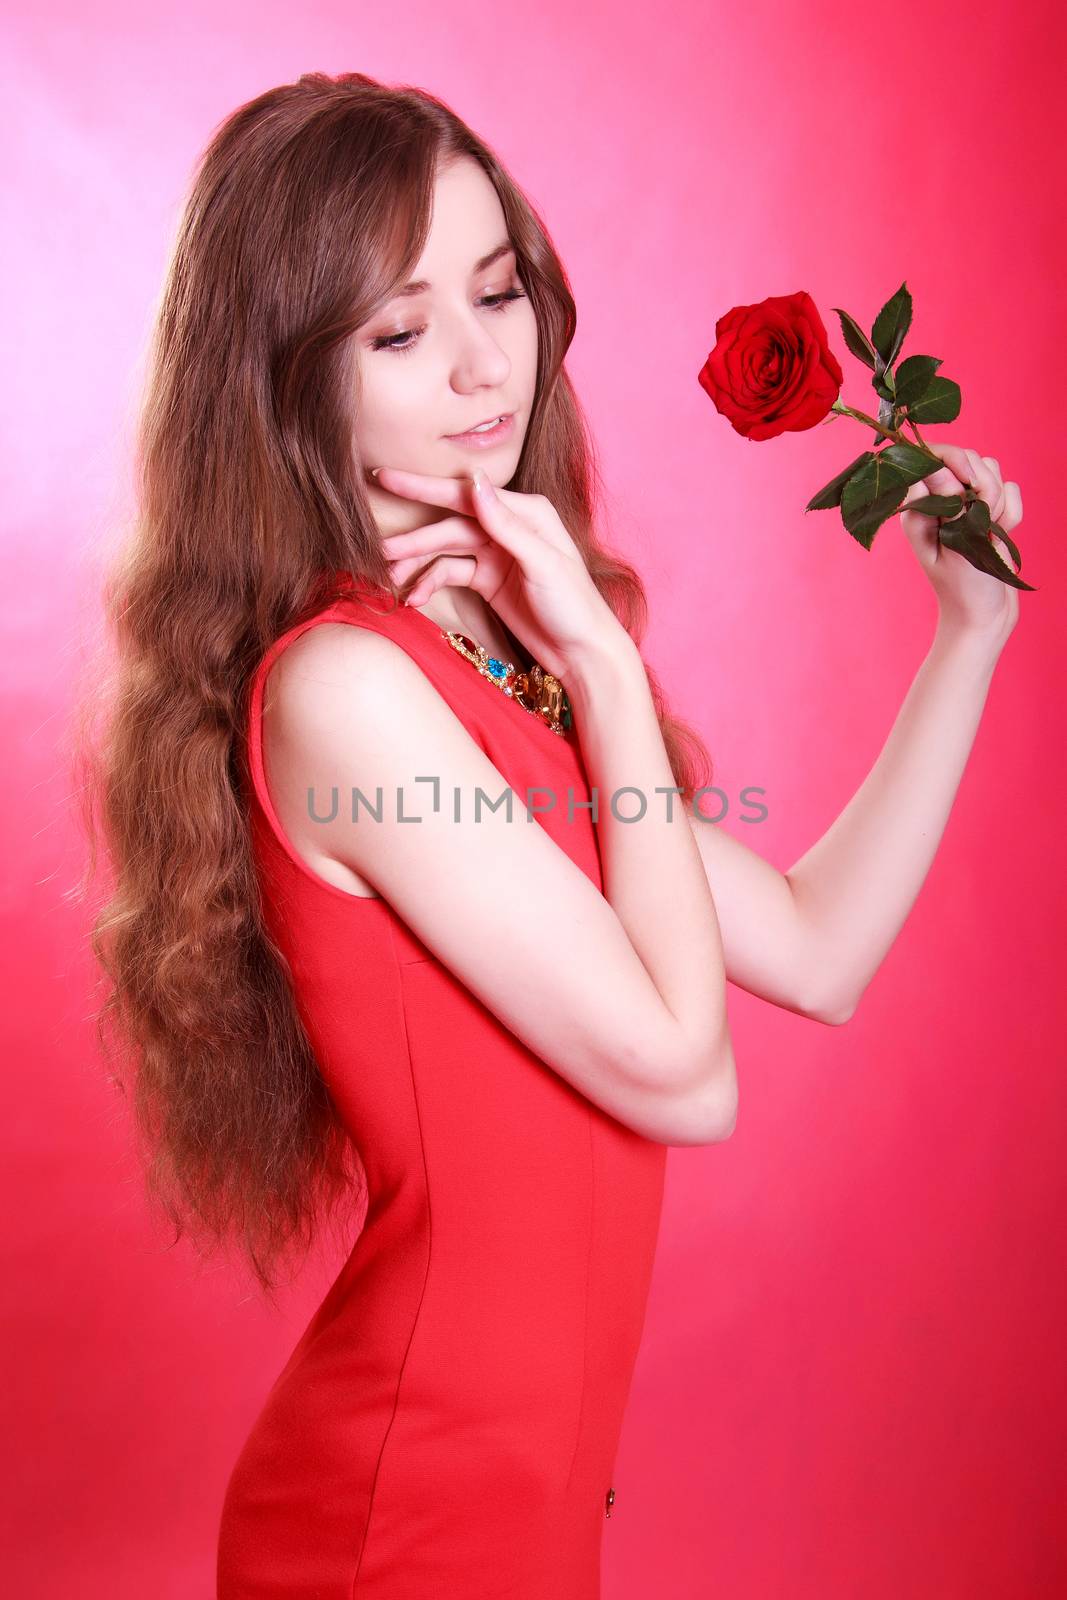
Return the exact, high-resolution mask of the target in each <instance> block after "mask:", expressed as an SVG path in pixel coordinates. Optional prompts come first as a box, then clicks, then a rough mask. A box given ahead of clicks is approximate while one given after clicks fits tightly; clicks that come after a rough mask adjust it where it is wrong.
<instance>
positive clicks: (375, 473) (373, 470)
mask: <svg viewBox="0 0 1067 1600" xmlns="http://www.w3.org/2000/svg"><path fill="white" fill-rule="evenodd" d="M381 470H382V469H381V467H371V469H370V475H371V477H372V478H376V477H377V476H378V474H379V472H381Z"/></svg>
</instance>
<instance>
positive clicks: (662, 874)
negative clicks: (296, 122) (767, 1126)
mask: <svg viewBox="0 0 1067 1600" xmlns="http://www.w3.org/2000/svg"><path fill="white" fill-rule="evenodd" d="M620 635H621V630H620ZM622 637H625V636H624V635H623V636H622ZM268 676H269V680H270V682H271V701H272V711H271V715H270V717H269V718H268V717H267V716H266V715H265V718H264V743H265V754H266V755H267V759H268V766H269V771H270V778H271V785H272V788H276V789H278V790H280V791H282V790H284V791H285V792H286V793H287V794H288V797H289V800H288V803H289V806H290V808H292V807H293V806H294V805H295V804H296V803H297V802H298V801H299V803H301V804H304V803H305V796H306V794H307V791H308V789H309V788H311V787H314V788H315V789H316V790H317V791H318V792H319V793H322V792H324V791H326V792H328V790H329V788H330V787H331V786H333V785H336V786H337V787H338V789H339V791H340V794H341V795H342V796H348V795H349V794H350V792H351V790H352V788H354V787H355V788H359V789H361V790H362V791H363V793H364V794H365V795H367V796H368V797H374V795H375V791H376V789H377V788H378V787H379V786H380V787H381V789H382V792H383V797H384V800H385V802H386V803H385V804H384V806H383V816H382V820H381V822H377V821H375V820H373V819H369V818H368V816H367V813H366V812H364V813H363V814H362V818H361V820H360V821H359V822H358V823H355V824H353V823H352V821H351V813H350V811H349V809H348V808H347V807H346V806H345V805H344V804H342V805H341V806H339V808H338V814H337V816H336V817H335V818H334V819H333V820H332V821H331V822H330V823H324V824H321V827H322V848H323V850H324V851H325V853H327V854H331V855H334V856H335V858H336V859H338V860H341V861H343V862H345V863H346V864H348V865H349V866H350V867H352V868H353V869H354V870H355V871H357V872H359V873H360V874H362V875H363V876H364V877H365V878H367V879H368V880H369V881H370V882H371V883H372V884H373V885H374V886H375V888H376V889H377V890H378V891H379V892H380V893H381V894H382V895H383V896H384V897H385V898H386V899H387V900H388V901H389V902H390V904H391V905H392V906H393V907H394V908H395V909H396V910H397V911H398V912H399V914H400V915H401V917H403V919H404V921H405V922H406V923H407V924H408V926H409V927H411V928H412V929H413V931H414V932H415V934H416V935H417V937H418V938H419V939H420V940H422V942H423V943H424V944H425V945H426V946H427V947H428V948H429V949H430V950H432V951H433V952H434V954H435V956H436V957H437V958H438V959H439V960H440V961H441V962H442V963H443V964H444V965H445V966H446V967H448V968H449V969H450V970H451V971H452V972H454V973H455V974H456V976H457V977H458V978H459V979H460V981H461V982H462V983H464V984H465V985H466V986H467V987H468V988H469V989H470V990H471V991H472V992H473V993H474V994H475V995H477V996H478V998H479V999H481V1000H482V1002H483V1003H484V1004H485V1005H486V1006H487V1007H488V1009H489V1010H491V1011H492V1012H493V1014H494V1015H495V1016H497V1017H498V1018H499V1019H500V1020H501V1021H502V1022H503V1023H504V1024H505V1025H506V1026H507V1027H508V1028H510V1029H511V1030H512V1031H513V1032H514V1033H515V1034H516V1035H517V1036H518V1037H519V1038H520V1039H521V1040H522V1041H523V1042H524V1043H525V1044H526V1045H527V1046H528V1047H529V1048H530V1049H531V1050H533V1051H534V1052H535V1053H536V1054H537V1055H538V1056H539V1057H540V1058H541V1059H542V1060H544V1061H545V1062H546V1063H547V1065H548V1066H549V1067H551V1068H552V1069H553V1070H554V1071H556V1072H558V1073H559V1074H560V1075H561V1076H562V1077H564V1078H566V1079H567V1080H568V1081H569V1082H570V1083H571V1084H573V1085H574V1087H575V1088H577V1089H578V1090H579V1091H580V1092H581V1093H583V1094H584V1095H586V1096H587V1097H588V1098H589V1099H591V1100H593V1101H594V1102H595V1103H596V1104H598V1105H599V1106H601V1107H602V1108H603V1109H604V1110H606V1111H608V1112H609V1113H610V1114H611V1115H613V1116H615V1117H616V1118H617V1119H618V1120H620V1121H622V1122H624V1123H625V1124H627V1125H628V1126H630V1127H632V1128H634V1129H635V1130H636V1131H638V1132H640V1133H642V1134H644V1135H645V1136H646V1137H649V1138H653V1139H656V1140H659V1141H660V1142H662V1143H666V1144H707V1143H713V1142H716V1141H717V1140H720V1139H723V1138H726V1137H727V1136H728V1135H729V1133H730V1132H731V1131H732V1129H733V1125H734V1119H735V1116H736V1092H737V1091H736V1075H735V1072H734V1063H733V1055H732V1051H731V1046H730V1039H729V1032H728V1028H727V1024H726V1015H725V974H724V972H723V967H722V955H721V945H720V944H719V936H718V927H717V923H716V921H715V911H714V905H713V902H712V898H711V893H710V890H709V888H708V884H707V879H706V877H705V876H704V873H703V870H702V867H701V862H700V856H699V852H698V850H697V847H696V844H695V842H694V840H693V838H692V835H691V834H690V832H689V830H688V829H678V828H670V827H668V826H667V825H666V824H665V823H663V822H662V821H659V822H657V821H656V820H654V819H653V820H647V819H646V821H642V822H639V823H633V824H626V823H623V822H619V821H617V820H616V819H613V818H610V817H609V818H608V819H607V820H605V812H604V808H605V806H606V805H607V796H608V795H609V794H610V791H611V789H612V788H615V787H618V786H620V785H622V784H625V783H633V784H637V785H641V786H642V787H646V788H647V789H648V790H649V792H650V793H651V790H652V788H653V787H654V785H655V784H657V783H665V784H670V783H672V782H673V778H672V774H671V772H670V767H669V763H668V761H667V756H666V752H665V750H664V748H663V741H662V737H661V734H660V730H659V726H658V722H657V720H656V716H655V712H654V708H653V705H652V700H651V694H650V691H649V688H648V682H647V678H646V676H645V672H644V668H643V666H642V664H641V661H640V658H639V656H638V654H637V651H636V648H634V647H632V643H631V642H630V641H628V640H627V646H626V647H618V648H615V647H613V648H612V649H610V650H608V651H606V652H604V653H603V654H602V655H597V656H596V658H595V659H594V655H593V653H591V654H590V657H589V659H588V661H587V663H586V665H585V667H584V668H583V671H582V672H581V673H577V672H576V673H575V674H573V675H572V677H571V680H570V681H569V682H568V693H569V694H570V695H571V699H572V704H573V705H574V708H575V719H576V723H577V725H578V726H579V728H581V729H582V730H583V732H582V735H581V737H582V749H583V756H584V757H585V760H586V764H587V771H588V774H589V780H590V784H591V785H599V787H600V788H601V789H602V791H603V792H604V796H605V798H604V801H603V802H602V804H601V813H600V818H601V820H600V823H599V825H598V827H599V834H600V847H601V854H602V859H603V862H604V879H605V885H604V887H605V892H604V893H603V894H601V893H600V891H599V890H598V889H597V888H596V886H595V884H594V883H592V882H591V880H590V879H589V878H588V877H587V875H586V874H585V873H584V872H583V871H582V870H581V868H580V867H578V866H577V865H576V863H575V862H574V861H572V860H571V858H570V856H569V855H568V854H567V853H566V852H565V851H564V850H561V849H560V847H559V845H557V844H556V843H555V841H554V840H553V839H552V838H551V837H550V835H549V834H548V833H547V832H546V831H545V830H544V829H543V828H542V827H541V826H540V825H539V824H538V823H537V822H536V820H532V821H531V820H529V819H528V818H527V813H526V808H525V800H526V796H524V795H517V796H515V804H514V806H513V809H512V815H511V817H510V819H509V817H508V815H507V812H506V810H505V809H504V808H503V807H501V808H499V809H495V810H494V809H491V808H489V807H487V806H484V805H483V808H482V813H481V816H480V818H479V819H478V820H475V804H474V802H475V795H476V791H477V790H478V789H479V788H480V789H481V790H482V791H483V794H484V795H486V796H489V797H490V798H491V799H493V800H495V799H497V798H498V797H499V796H501V795H502V794H504V793H505V791H506V790H507V788H508V785H507V781H506V779H505V778H504V777H503V775H502V774H501V773H500V772H499V770H498V769H497V768H496V766H495V765H494V763H493V762H492V761H491V760H490V759H489V757H488V756H487V755H486V754H485V752H484V751H483V750H482V749H481V747H480V745H479V744H478V743H477V741H476V740H474V739H473V738H472V737H471V735H470V734H469V733H468V731H467V729H466V728H465V727H464V726H463V724H462V722H461V721H460V720H459V718H458V717H457V716H456V715H455V713H454V712H453V711H452V709H451V707H450V706H449V705H448V704H447V702H446V701H445V700H444V699H443V698H442V697H441V696H440V695H439V694H438V692H437V690H436V689H435V688H434V686H433V685H432V684H431V682H430V681H429V679H428V678H427V677H426V676H425V674H424V673H423V672H422V671H421V669H420V668H419V666H418V665H417V663H416V662H415V661H414V660H413V659H412V658H411V657H410V656H409V655H408V654H407V652H406V651H405V650H404V649H403V648H402V647H401V646H399V645H398V644H396V643H394V641H393V640H391V639H388V638H385V637H383V636H382V635H380V634H377V633H375V632H373V631H372V630H369V629H364V628H360V627H359V626H353V625H350V624H346V623H336V624H332V623H331V624H323V625H321V626H320V627H317V628H314V629H311V630H309V631H308V632H307V633H305V634H304V635H302V636H301V637H300V638H298V639H297V640H296V641H294V643H293V644H292V645H290V646H289V647H288V648H287V649H286V650H284V651H283V652H282V654H281V656H280V657H279V659H278V661H277V662H276V663H275V664H274V666H273V667H272V669H271V672H270V674H269V675H268ZM516 714H517V715H518V714H521V713H519V711H518V708H516ZM427 775H431V776H436V777H437V778H438V779H439V781H440V795H441V805H440V806H439V808H438V809H437V810H436V811H434V809H433V808H432V804H431V786H430V785H428V784H426V783H416V782H415V779H416V777H417V776H419V777H422V776H427ZM398 790H399V791H400V792H401V794H402V797H403V805H402V808H398V807H397V805H396V794H397V791H398ZM456 790H458V791H459V795H460V813H459V816H460V819H459V820H456V816H455V811H454V807H453V798H452V797H453V792H454V791H456ZM655 798H659V799H661V798H662V797H655ZM559 804H562V805H563V806H564V807H565V806H566V795H563V796H560V797H559V798H558V799H557V805H559ZM398 815H400V816H407V817H409V818H410V817H413V816H421V817H422V819H423V820H422V821H421V822H420V823H416V824H411V823H401V822H398V820H397V818H398ZM651 815H652V808H651V807H650V818H651Z"/></svg>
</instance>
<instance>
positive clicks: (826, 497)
mask: <svg viewBox="0 0 1067 1600" xmlns="http://www.w3.org/2000/svg"><path fill="white" fill-rule="evenodd" d="M873 454H874V452H873V450H865V451H864V452H863V454H862V455H860V456H857V457H856V459H855V461H853V462H851V463H850V464H849V465H848V466H847V467H846V468H845V470H844V472H839V473H838V474H837V477H836V478H831V479H830V482H829V483H827V484H824V485H823V487H822V488H821V489H820V490H819V492H818V493H817V494H813V495H812V497H811V499H810V500H809V501H808V503H807V505H806V506H805V507H804V510H805V511H829V510H831V509H832V508H833V507H834V506H839V505H840V504H841V491H842V489H843V488H844V487H845V484H846V483H847V482H848V480H849V478H851V476H852V474H853V473H854V472H855V470H856V468H857V467H862V465H863V463H864V462H865V461H870V459H871V457H872V456H873Z"/></svg>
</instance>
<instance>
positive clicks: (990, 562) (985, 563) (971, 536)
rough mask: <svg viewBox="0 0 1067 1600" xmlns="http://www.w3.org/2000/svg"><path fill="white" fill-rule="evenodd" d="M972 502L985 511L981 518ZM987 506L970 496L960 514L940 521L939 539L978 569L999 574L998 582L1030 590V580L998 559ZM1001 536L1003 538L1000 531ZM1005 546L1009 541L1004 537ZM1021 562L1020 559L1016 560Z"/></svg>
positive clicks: (947, 547)
mask: <svg viewBox="0 0 1067 1600" xmlns="http://www.w3.org/2000/svg"><path fill="white" fill-rule="evenodd" d="M976 506H982V507H983V509H984V510H985V512H986V518H985V519H984V520H983V517H982V513H981V512H980V511H976V510H975V507H976ZM988 512H989V507H988V506H987V505H986V504H985V501H984V500H972V501H971V504H970V505H969V506H968V507H967V509H966V510H965V511H964V513H963V515H962V516H959V517H954V518H953V519H952V521H951V522H943V523H942V524H941V528H940V538H941V543H942V544H943V545H944V546H945V548H946V549H948V550H955V551H956V552H957V554H959V555H961V556H962V557H963V558H964V560H965V561H969V562H970V564H971V566H972V567H977V569H978V571H979V572H988V573H991V574H992V576H993V577H994V578H999V579H1000V580H1001V582H1002V583H1006V584H1009V585H1010V586H1011V588H1013V589H1029V590H1030V591H1031V592H1033V589H1034V585H1033V584H1032V583H1024V582H1023V580H1022V579H1021V578H1018V577H1016V575H1015V573H1014V572H1013V571H1012V570H1011V568H1010V567H1009V566H1008V565H1007V563H1006V562H1004V561H1003V560H1002V559H1001V556H1000V553H999V551H998V550H997V548H996V546H995V545H994V543H993V541H992V539H991V538H990V537H989V534H990V531H991V525H990V523H989V520H988ZM1000 536H1001V538H1004V535H1003V532H1002V533H1001V535H1000ZM1004 542H1005V544H1008V548H1009V550H1010V549H1011V545H1010V544H1009V543H1008V540H1007V539H1005V540H1004ZM1012 554H1013V556H1014V552H1012ZM1019 564H1020V565H1021V564H1022V563H1021V562H1020V563H1019Z"/></svg>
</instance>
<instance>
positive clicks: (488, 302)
mask: <svg viewBox="0 0 1067 1600" xmlns="http://www.w3.org/2000/svg"><path fill="white" fill-rule="evenodd" d="M525 299H526V294H525V292H524V290H522V289H505V290H504V292H503V294H483V295H482V297H481V299H480V300H478V301H476V302H475V304H476V305H480V306H485V307H486V309H487V310H489V311H506V310H507V309H508V306H509V305H511V304H512V302H513V301H515V300H525ZM425 332H426V329H425V327H421V328H405V329H404V331H403V333H384V334H382V335H381V336H380V337H379V338H377V339H372V340H371V343H370V348H371V349H372V350H394V351H395V352H396V354H397V355H406V354H407V352H408V351H409V350H414V348H415V346H416V344H418V342H419V339H420V338H421V337H422V335H423V334H424V333H425ZM401 339H406V340H410V343H408V344H400V343H398V342H397V341H398V340H401Z"/></svg>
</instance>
